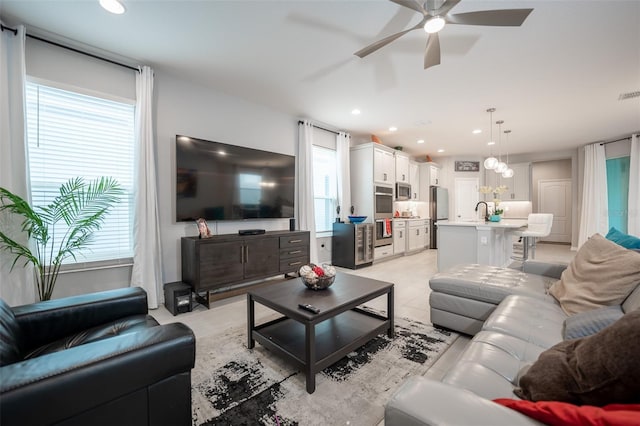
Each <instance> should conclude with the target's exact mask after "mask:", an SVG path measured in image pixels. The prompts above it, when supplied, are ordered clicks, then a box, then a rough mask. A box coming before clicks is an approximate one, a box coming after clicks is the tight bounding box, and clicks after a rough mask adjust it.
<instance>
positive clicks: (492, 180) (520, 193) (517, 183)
mask: <svg viewBox="0 0 640 426" xmlns="http://www.w3.org/2000/svg"><path fill="white" fill-rule="evenodd" d="M510 167H511V168H512V169H513V177H511V178H504V177H502V175H501V174H498V173H496V172H495V171H493V170H485V185H486V186H490V187H492V188H495V187H496V186H499V185H506V186H507V188H508V190H507V192H504V193H502V194H500V195H499V197H500V199H501V200H502V201H531V191H530V186H531V163H516V164H511V165H510ZM484 199H485V201H493V194H485V198H484Z"/></svg>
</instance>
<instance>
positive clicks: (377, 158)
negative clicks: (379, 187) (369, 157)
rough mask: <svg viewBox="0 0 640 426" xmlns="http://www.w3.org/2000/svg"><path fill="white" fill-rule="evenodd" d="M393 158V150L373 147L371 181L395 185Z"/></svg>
mask: <svg viewBox="0 0 640 426" xmlns="http://www.w3.org/2000/svg"><path fill="white" fill-rule="evenodd" d="M394 178H395V157H394V155H393V150H391V149H390V148H389V149H383V148H380V147H375V148H374V149H373V179H374V181H376V182H379V183H387V184H390V185H393V184H394V183H395V180H394Z"/></svg>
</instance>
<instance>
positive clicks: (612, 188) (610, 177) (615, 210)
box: [607, 157, 631, 233]
mask: <svg viewBox="0 0 640 426" xmlns="http://www.w3.org/2000/svg"><path fill="white" fill-rule="evenodd" d="M630 160H631V157H619V158H610V159H608V160H607V197H608V208H609V227H610V228H611V227H615V228H616V229H617V230H618V231H620V232H624V233H626V232H627V217H628V212H629V165H630Z"/></svg>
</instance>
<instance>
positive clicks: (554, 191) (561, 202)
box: [538, 179, 571, 243]
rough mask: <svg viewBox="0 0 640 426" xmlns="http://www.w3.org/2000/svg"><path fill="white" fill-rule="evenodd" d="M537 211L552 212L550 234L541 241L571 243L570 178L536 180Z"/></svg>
mask: <svg viewBox="0 0 640 426" xmlns="http://www.w3.org/2000/svg"><path fill="white" fill-rule="evenodd" d="M538 210H539V211H538V213H553V226H552V227H551V234H549V236H548V237H547V238H542V241H551V242H556V243H571V179H541V180H539V181H538Z"/></svg>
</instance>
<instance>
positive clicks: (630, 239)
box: [606, 227, 640, 250]
mask: <svg viewBox="0 0 640 426" xmlns="http://www.w3.org/2000/svg"><path fill="white" fill-rule="evenodd" d="M606 238H607V240H609V241H613V242H614V243H616V244H619V245H621V246H622V247H624V248H627V249H634V250H637V249H640V238H638V237H634V236H633V235H629V234H625V233H624V232H621V231H618V230H617V229H616V228H613V227H612V228H611V229H609V232H607V235H606Z"/></svg>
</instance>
